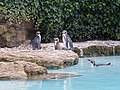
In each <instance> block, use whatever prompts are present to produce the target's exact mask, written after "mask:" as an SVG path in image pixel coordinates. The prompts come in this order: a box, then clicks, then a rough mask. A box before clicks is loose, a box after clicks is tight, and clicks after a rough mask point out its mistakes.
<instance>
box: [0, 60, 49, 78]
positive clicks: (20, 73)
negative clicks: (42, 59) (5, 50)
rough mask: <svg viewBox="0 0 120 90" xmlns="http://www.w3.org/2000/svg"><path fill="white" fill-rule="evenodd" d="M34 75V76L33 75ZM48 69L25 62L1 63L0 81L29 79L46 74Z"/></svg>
mask: <svg viewBox="0 0 120 90" xmlns="http://www.w3.org/2000/svg"><path fill="white" fill-rule="evenodd" d="M33 73H34V74H33ZM46 73H47V69H46V68H43V67H41V66H38V65H37V64H35V63H30V62H25V61H15V62H0V79H1V80H3V79H5V80H8V79H28V78H29V77H30V76H34V75H40V74H46Z"/></svg>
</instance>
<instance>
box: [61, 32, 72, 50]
mask: <svg viewBox="0 0 120 90" xmlns="http://www.w3.org/2000/svg"><path fill="white" fill-rule="evenodd" d="M62 41H63V43H64V45H65V47H66V48H67V49H69V50H72V49H73V43H72V40H71V38H70V36H69V35H68V34H67V31H66V30H63V31H62Z"/></svg>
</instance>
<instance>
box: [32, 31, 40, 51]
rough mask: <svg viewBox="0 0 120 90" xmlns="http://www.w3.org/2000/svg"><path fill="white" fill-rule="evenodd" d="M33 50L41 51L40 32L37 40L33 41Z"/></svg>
mask: <svg viewBox="0 0 120 90" xmlns="http://www.w3.org/2000/svg"><path fill="white" fill-rule="evenodd" d="M32 49H33V50H36V49H37V50H38V49H41V35H40V31H37V32H36V36H35V38H34V39H33V40H32Z"/></svg>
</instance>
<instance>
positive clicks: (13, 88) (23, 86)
mask: <svg viewBox="0 0 120 90" xmlns="http://www.w3.org/2000/svg"><path fill="white" fill-rule="evenodd" d="M1 82H2V83H1ZM31 82H32V83H31ZM33 82H34V83H33ZM38 82H39V88H41V87H42V81H19V80H18V81H17V80H13V81H0V90H29V89H28V88H31V87H34V86H35V85H36V84H37V83H38Z"/></svg>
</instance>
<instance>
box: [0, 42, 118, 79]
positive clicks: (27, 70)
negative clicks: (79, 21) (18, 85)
mask: <svg viewBox="0 0 120 90" xmlns="http://www.w3.org/2000/svg"><path fill="white" fill-rule="evenodd" d="M60 44H61V45H62V46H63V44H62V43H60ZM74 47H76V48H77V50H78V52H77V53H78V54H77V53H75V52H73V51H71V50H54V44H53V43H47V44H42V49H41V50H32V48H31V45H30V43H29V41H27V42H25V43H24V44H22V45H20V46H18V47H13V48H0V68H1V69H0V79H40V80H43V79H44V80H46V79H56V78H64V77H73V76H79V75H74V74H68V73H49V72H48V71H47V69H59V68H65V67H69V66H72V65H75V64H77V63H78V60H79V56H81V55H84V56H101V55H115V54H116V55H120V41H97V40H95V41H86V42H79V43H74ZM78 55H79V56H78Z"/></svg>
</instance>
